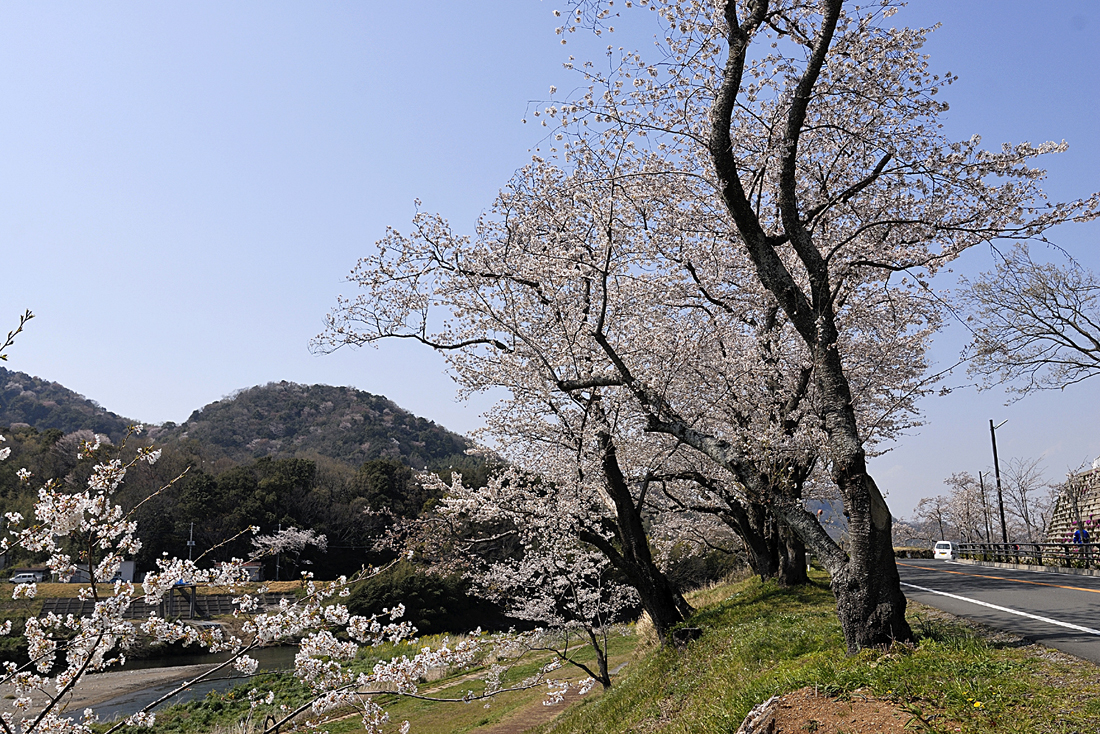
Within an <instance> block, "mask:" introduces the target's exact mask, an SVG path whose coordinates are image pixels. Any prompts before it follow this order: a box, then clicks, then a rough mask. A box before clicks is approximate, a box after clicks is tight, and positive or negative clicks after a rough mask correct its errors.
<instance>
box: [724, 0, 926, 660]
mask: <svg viewBox="0 0 1100 734" xmlns="http://www.w3.org/2000/svg"><path fill="white" fill-rule="evenodd" d="M842 4H843V3H842V0H828V2H826V3H825V4H824V7H823V9H822V15H823V17H822V22H821V27H820V28H819V29H818V32H817V35H816V37H815V38H814V39H813V41H812V48H811V49H810V53H809V57H808V59H807V63H806V68H805V69H804V71H803V73H802V75H801V78H800V79H799V81H798V84H797V86H796V87H795V89H794V94H793V97H792V99H791V103H790V108H789V110H788V112H787V119H786V121H785V125H784V133H783V134H784V140H785V143H786V145H785V149H784V153H783V158H782V161H781V169H780V182H779V197H778V204H779V214H780V219H781V221H782V226H783V230H784V234H785V240H786V241H787V242H788V243H789V245H790V247H791V248H792V249H793V250H794V252H795V254H796V256H797V258H798V262H799V263H800V265H801V267H802V268H804V275H805V278H806V282H807V283H808V286H809V292H808V293H807V292H806V291H804V290H803V287H802V286H801V285H800V284H799V281H798V280H797V279H796V278H795V277H794V276H793V275H792V273H791V271H789V270H788V268H787V265H786V264H785V263H784V261H783V260H782V259H781V258H780V256H779V252H778V251H777V247H776V243H775V241H774V240H773V239H771V238H769V237H768V236H767V234H766V233H765V231H764V228H763V226H762V225H761V222H760V218H759V216H758V214H757V212H756V211H755V210H754V209H753V205H752V203H751V202H750V200H749V198H748V197H747V196H746V193H745V191H744V189H743V188H742V186H741V180H740V174H739V172H738V165H737V160H736V158H735V157H734V155H733V150H732V145H731V139H730V126H731V119H732V114H733V110H734V107H735V104H736V100H737V95H738V92H739V90H740V86H741V77H742V74H743V72H744V68H745V60H746V54H747V50H748V46H749V43H750V41H751V38H752V35H753V34H754V33H755V31H756V29H757V28H759V27H760V25H761V23H762V22H763V20H764V17H765V15H766V13H767V11H768V5H769V4H768V2H766V0H761V1H760V2H758V3H756V4H754V5H751V6H749V7H750V9H751V11H750V14H749V16H748V17H746V18H745V19H743V20H741V19H739V18H738V17H737V5H736V4H735V3H728V4H727V5H726V8H725V13H726V19H727V21H728V23H729V29H730V31H729V37H728V38H727V41H728V44H729V57H728V59H727V63H726V66H725V69H724V72H723V76H724V78H723V80H722V85H721V87H720V88H719V90H718V94H717V96H716V98H715V102H714V105H713V107H712V117H711V124H712V127H711V137H710V142H709V147H710V154H711V159H712V162H713V164H714V167H715V171H716V173H717V175H718V177H719V179H720V181H721V185H722V191H721V194H722V199H723V201H724V203H725V205H726V208H727V210H728V211H729V212H730V214H731V216H732V217H733V219H734V221H735V223H736V226H737V229H738V232H739V234H740V236H741V240H742V242H743V244H744V247H745V250H746V252H747V254H748V256H749V259H750V260H751V261H752V263H753V265H754V267H755V270H756V274H757V277H758V279H759V280H760V283H761V284H762V285H763V286H764V287H765V288H766V289H767V290H768V291H769V292H770V293H771V294H772V295H773V296H774V297H775V299H776V301H777V302H778V303H779V305H780V307H781V308H782V309H783V311H784V313H785V314H786V315H787V317H788V318H789V319H790V321H791V323H792V325H793V326H794V328H795V329H796V330H797V331H798V333H799V335H800V336H801V337H802V339H803V340H804V341H805V343H806V345H807V346H808V347H809V349H810V351H811V353H812V354H813V356H814V382H815V386H816V388H817V391H818V395H819V396H820V399H821V402H822V414H823V417H824V421H825V426H824V427H825V432H826V435H827V436H828V444H829V449H830V458H831V459H832V462H833V479H834V481H835V482H836V484H837V487H838V488H839V489H840V493H841V496H842V498H843V500H844V506H845V509H846V510H847V511H848V514H849V535H850V538H851V546H850V550H849V553H848V557H847V558H844V557H843V555H842V554H837V553H835V552H830V553H829V554H828V556H827V557H825V558H823V559H822V560H823V562H825V563H826V567H827V568H828V569H829V571H830V573H831V575H832V578H833V584H832V588H833V593H834V594H835V596H836V599H837V613H838V615H839V617H840V621H841V625H842V628H843V630H844V636H845V640H846V642H847V645H848V650H849V651H850V652H855V651H856V650H859V649H860V648H862V647H867V646H882V645H888V644H890V643H891V642H893V641H894V640H908V639H910V638H911V636H912V633H911V631H910V629H909V625H908V624H907V623H906V621H905V597H904V595H902V593H901V586H900V579H899V577H898V573H897V566H896V565H895V562H894V555H893V543H892V540H891V536H890V533H891V518H890V511H889V510H888V509H887V507H886V502H885V501H884V500H883V498H882V494H881V493H880V492H879V490H878V487H877V486H876V485H875V483H874V480H873V479H871V477H870V476H868V474H867V471H866V457H865V454H864V451H863V447H862V441H861V439H860V432H859V428H858V424H857V422H856V417H855V411H854V410H853V407H852V396H851V388H850V386H849V383H848V380H847V377H846V376H845V373H844V368H843V364H842V361H841V356H840V352H839V349H838V342H839V339H838V334H837V325H836V314H835V312H834V306H833V303H834V293H833V290H832V283H831V277H830V275H831V274H830V271H829V263H828V261H827V260H826V259H825V258H824V257H822V254H821V252H820V251H818V249H817V247H816V246H815V244H814V242H813V235H812V233H811V232H810V231H809V230H808V229H807V228H806V226H805V225H804V224H803V221H804V220H803V218H802V212H801V211H800V210H799V200H798V180H797V174H796V162H797V160H798V153H799V149H798V142H799V137H800V135H801V132H802V127H803V124H804V122H805V120H806V113H807V109H808V107H809V104H810V101H811V99H812V98H813V90H814V85H815V84H816V82H817V79H818V77H819V75H820V73H821V69H822V67H823V65H824V63H825V59H826V56H827V54H828V51H829V46H830V44H831V42H832V37H833V32H834V31H835V28H836V23H837V20H838V18H839V16H840V11H841V6H842ZM739 21H740V22H739ZM785 504H786V507H784V508H781V516H785V519H788V518H789V520H793V521H794V522H788V524H789V525H790V527H791V528H792V529H793V530H794V531H796V532H798V533H799V534H800V536H801V537H802V538H803V540H804V541H806V542H807V543H808V544H810V545H811V546H816V545H818V544H819V541H820V540H821V539H820V537H819V536H818V534H817V533H815V532H813V529H812V528H811V527H810V526H809V525H808V524H806V523H804V522H799V520H800V518H799V517H798V512H797V510H799V509H801V507H800V504H801V503H798V504H799V507H797V508H796V507H793V506H792V504H791V503H785ZM814 524H816V523H814ZM818 529H820V526H818ZM815 551H817V548H816V547H815ZM820 555H821V554H820V553H819V556H820Z"/></svg>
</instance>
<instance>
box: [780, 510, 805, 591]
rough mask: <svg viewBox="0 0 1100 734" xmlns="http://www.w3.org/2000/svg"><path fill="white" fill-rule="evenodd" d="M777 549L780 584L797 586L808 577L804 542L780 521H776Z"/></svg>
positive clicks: (803, 582)
mask: <svg viewBox="0 0 1100 734" xmlns="http://www.w3.org/2000/svg"><path fill="white" fill-rule="evenodd" d="M776 524H777V526H778V527H777V530H778V532H777V533H776V536H777V538H778V543H777V546H778V549H779V572H778V575H777V578H778V580H779V585H780V586H799V585H800V584H805V583H807V582H808V581H809V580H810V579H809V577H808V576H807V575H806V544H805V543H803V542H802V539H801V538H799V537H798V534H797V533H795V532H794V531H793V530H791V529H790V528H788V527H787V526H786V525H784V524H782V523H776Z"/></svg>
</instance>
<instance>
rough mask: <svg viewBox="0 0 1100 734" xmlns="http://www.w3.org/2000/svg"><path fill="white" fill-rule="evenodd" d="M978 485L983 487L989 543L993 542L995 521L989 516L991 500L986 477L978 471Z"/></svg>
mask: <svg viewBox="0 0 1100 734" xmlns="http://www.w3.org/2000/svg"><path fill="white" fill-rule="evenodd" d="M978 486H980V487H981V489H982V515H984V516H985V539H986V542H987V543H992V542H993V521H992V520H991V519H990V517H989V502H987V501H986V497H985V477H983V476H982V473H981V472H978Z"/></svg>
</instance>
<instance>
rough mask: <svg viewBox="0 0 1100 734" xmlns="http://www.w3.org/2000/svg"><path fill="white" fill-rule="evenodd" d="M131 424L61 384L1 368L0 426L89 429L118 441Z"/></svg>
mask: <svg viewBox="0 0 1100 734" xmlns="http://www.w3.org/2000/svg"><path fill="white" fill-rule="evenodd" d="M132 423H134V421H131V420H128V419H126V418H123V417H122V416H120V415H118V414H116V413H112V412H110V411H109V410H107V409H106V408H103V407H102V406H101V405H100V404H99V403H97V402H95V401H94V400H89V399H88V398H86V397H84V396H83V395H79V394H77V393H75V392H73V391H72V390H70V389H69V388H67V387H65V386H63V385H61V384H59V383H56V382H48V381H46V380H43V379H41V378H39V377H31V376H30V375H28V374H26V373H24V372H13V371H11V370H8V369H5V368H3V367H0V426H10V427H12V428H19V427H20V426H23V425H26V426H32V427H34V428H37V429H38V430H39V431H44V430H47V429H50V428H56V429H58V430H61V431H63V432H65V433H72V432H73V431H79V430H81V429H88V430H91V431H94V432H95V433H105V434H107V435H108V436H110V438H111V440H112V441H116V442H117V441H118V440H119V439H121V438H122V437H123V436H124V435H125V434H126V429H127V427H129V426H130V425H131V424H132Z"/></svg>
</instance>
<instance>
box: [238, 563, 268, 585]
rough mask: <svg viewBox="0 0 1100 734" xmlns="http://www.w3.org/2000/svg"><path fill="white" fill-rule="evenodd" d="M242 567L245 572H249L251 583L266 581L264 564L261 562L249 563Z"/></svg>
mask: <svg viewBox="0 0 1100 734" xmlns="http://www.w3.org/2000/svg"><path fill="white" fill-rule="evenodd" d="M241 567H242V568H244V570H245V571H248V580H249V581H263V580H264V564H262V563H260V562H259V561H249V562H248V563H244V564H241Z"/></svg>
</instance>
